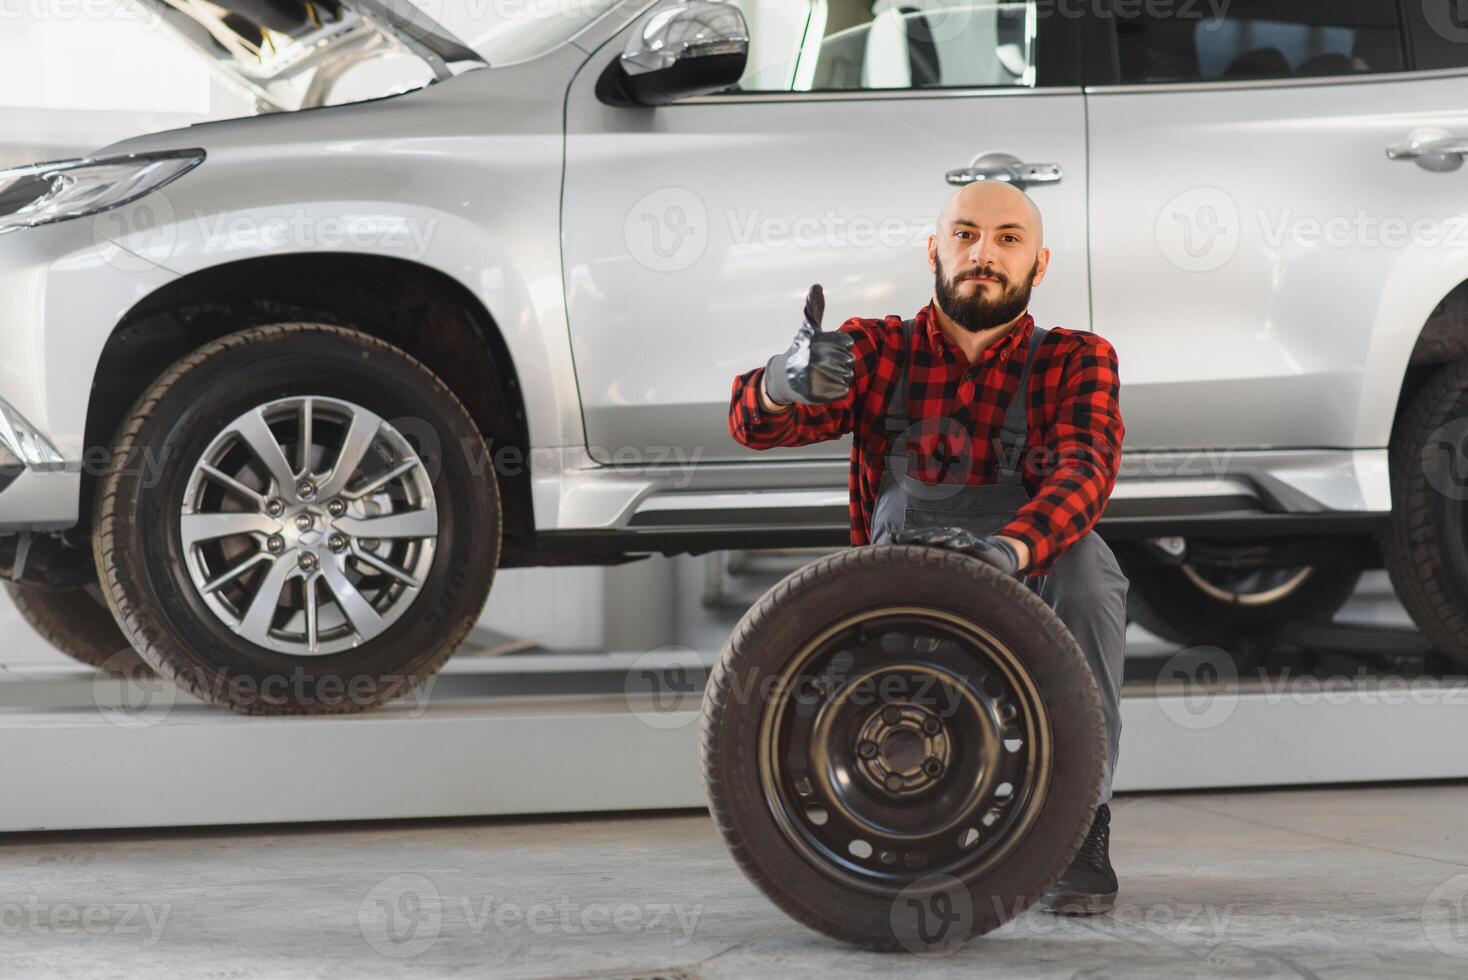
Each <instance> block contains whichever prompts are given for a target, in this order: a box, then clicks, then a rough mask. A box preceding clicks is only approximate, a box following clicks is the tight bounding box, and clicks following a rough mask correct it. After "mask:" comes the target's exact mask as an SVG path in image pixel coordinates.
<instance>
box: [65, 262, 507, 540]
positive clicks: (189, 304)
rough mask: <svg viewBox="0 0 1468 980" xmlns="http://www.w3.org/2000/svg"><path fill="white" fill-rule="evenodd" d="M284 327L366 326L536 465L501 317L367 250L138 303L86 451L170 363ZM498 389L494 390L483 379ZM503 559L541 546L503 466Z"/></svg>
mask: <svg viewBox="0 0 1468 980" xmlns="http://www.w3.org/2000/svg"><path fill="white" fill-rule="evenodd" d="M283 320H297V321H315V322H322V323H332V324H336V325H339V326H346V327H351V328H354V329H357V330H361V331H363V332H364V333H368V334H371V335H372V336H375V337H378V338H380V339H382V340H385V341H387V342H389V343H391V344H393V345H394V346H397V347H400V348H401V349H403V350H404V351H406V352H407V353H409V354H410V355H412V356H413V357H415V358H417V359H418V360H419V361H421V362H423V363H424V364H425V365H427V366H428V368H429V369H430V370H432V371H433V372H434V373H435V374H437V375H438V376H439V377H440V378H442V379H443V381H444V383H445V384H447V385H448V387H449V388H450V389H451V390H452V391H453V392H454V393H455V394H456V395H457V396H458V397H459V399H460V401H462V402H463V403H464V405H465V407H466V408H467V409H468V411H469V414H470V416H471V417H472V418H473V419H474V422H475V424H476V425H477V426H478V428H479V431H480V432H481V434H482V435H483V436H484V440H485V443H486V444H487V446H488V447H489V450H490V452H491V454H492V456H491V458H493V454H494V453H496V452H497V451H498V450H499V449H501V448H502V447H507V446H508V447H514V448H515V449H516V450H518V452H519V453H521V454H522V455H521V456H520V457H519V458H522V459H524V458H528V455H527V454H528V453H529V449H530V435H529V425H528V420H527V417H526V410H525V403H524V399H523V397H522V394H521V385H520V379H519V375H518V373H517V371H516V368H515V364H514V360H513V358H512V356H511V354H510V350H509V347H508V345H507V343H506V341H505V338H504V336H503V334H502V333H501V330H500V328H499V326H498V324H497V323H496V322H495V320H494V317H493V316H492V315H491V314H490V312H489V311H488V310H487V309H486V308H485V307H484V305H483V304H482V303H481V302H480V301H479V299H478V298H477V297H476V296H475V295H474V294H473V293H472V292H471V291H470V290H468V289H467V288H466V287H465V286H464V285H463V284H461V283H459V282H458V281H457V280H455V279H453V278H452V277H450V276H448V275H446V274H445V273H443V272H441V271H439V270H437V269H434V268H432V267H429V266H425V265H422V264H420V263H417V262H413V261H410V260H406V259H401V258H395V257H386V256H379V255H369V254H350V253H312V254H307V255H300V254H291V255H270V256H259V257H251V258H245V259H239V260H236V261H232V262H228V263H224V264H221V265H217V266H212V267H209V268H206V269H201V270H198V271H196V272H192V273H190V274H188V275H185V276H182V277H180V278H178V279H176V280H173V281H171V282H169V283H167V284H166V285H164V286H161V287H160V288H158V289H157V290H155V291H154V292H152V293H150V294H149V295H148V296H147V297H145V298H144V299H142V300H140V301H139V302H138V303H136V304H135V305H134V306H133V307H132V308H131V309H129V310H128V312H127V314H126V315H125V316H124V317H123V319H122V320H121V322H119V323H118V325H117V327H116V328H115V329H114V330H113V331H112V333H111V335H110V336H109V337H108V338H107V342H106V344H105V345H104V347H103V349H102V353H101V357H100V359H99V360H98V363H97V369H96V373H95V375H94V377H93V380H92V397H91V399H90V401H89V404H88V407H87V419H86V443H85V444H86V445H88V446H110V445H111V444H112V441H113V437H114V436H115V434H116V431H117V428H118V427H119V426H120V425H121V424H122V422H123V421H124V420H125V418H126V416H127V413H128V410H129V408H130V407H131V405H132V404H133V402H134V401H136V400H137V398H138V397H139V396H140V395H141V394H142V393H143V392H144V391H145V390H146V389H147V387H148V386H149V385H150V384H151V383H152V382H153V381H154V380H155V379H156V378H157V377H158V376H159V375H160V374H162V373H163V372H164V371H165V370H166V369H167V368H168V366H169V365H171V364H172V363H173V362H174V361H176V360H177V359H178V358H180V357H182V356H184V355H185V354H187V353H189V352H190V351H192V350H195V349H197V348H198V347H200V346H201V345H203V344H205V343H208V342H209V341H211V340H215V339H217V338H218V337H221V336H224V335H226V334H229V333H233V332H235V331H236V330H240V329H243V328H245V327H249V326H255V325H259V324H264V323H275V322H281V321H283ZM487 378H492V379H495V381H496V382H497V383H495V384H486V383H485V379H487ZM499 469H500V473H499V480H500V496H501V503H502V506H503V508H504V535H505V538H504V556H503V557H506V558H508V559H510V560H509V561H502V564H515V563H518V562H517V561H516V558H517V557H518V556H519V555H521V554H524V553H526V552H528V551H530V550H532V549H533V547H534V538H535V515H534V511H533V508H532V503H531V491H530V474H529V473H528V471H527V470H526V469H525V468H524V467H519V468H515V469H513V470H506V469H504V468H499ZM97 482H98V481H97V480H96V478H95V477H87V478H85V479H84V480H83V484H82V488H81V510H80V514H79V522H78V529H77V530H78V533H79V534H89V533H90V531H91V521H92V516H91V511H92V502H93V498H94V494H95V490H96V486H97Z"/></svg>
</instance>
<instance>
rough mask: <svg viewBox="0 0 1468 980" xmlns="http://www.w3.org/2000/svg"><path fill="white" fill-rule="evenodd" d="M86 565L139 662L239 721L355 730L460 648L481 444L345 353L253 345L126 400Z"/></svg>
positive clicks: (266, 341)
mask: <svg viewBox="0 0 1468 980" xmlns="http://www.w3.org/2000/svg"><path fill="white" fill-rule="evenodd" d="M113 458H114V465H113V468H112V470H111V471H110V472H109V473H108V475H107V477H106V479H105V481H104V482H103V485H102V487H101V489H100V492H99V493H98V497H97V520H96V529H97V530H96V533H95V535H94V538H93V547H94V550H95V552H96V558H97V566H98V568H99V570H100V571H101V574H102V580H103V586H104V590H105V592H106V594H107V597H108V600H109V602H110V603H111V605H112V608H113V611H114V612H115V613H116V615H117V619H118V622H119V623H120V624H122V626H123V628H124V629H125V630H126V632H127V633H128V634H129V636H130V637H131V638H132V640H133V641H134V644H135V645H136V647H137V649H138V650H139V651H140V652H141V653H142V655H143V657H144V658H145V659H146V660H147V661H148V662H149V663H150V664H151V665H152V666H153V667H154V668H156V669H157V670H158V671H159V672H161V673H163V674H164V675H165V676H167V677H169V678H171V679H172V680H173V681H174V682H175V683H177V684H179V686H181V687H183V688H184V689H185V690H188V691H189V692H191V693H193V694H194V695H195V696H197V697H200V698H202V699H204V700H206V701H210V702H212V703H215V704H221V705H225V706H228V707H230V708H233V709H235V710H237V711H241V712H246V713H256V714H323V713H336V712H347V711H358V710H362V709H364V708H368V707H372V706H374V705H377V704H381V703H383V702H384V701H387V700H390V699H391V698H394V697H397V696H400V695H401V694H403V693H405V692H407V691H409V690H411V689H412V688H414V687H416V686H417V685H418V684H419V683H421V682H422V681H423V680H424V679H425V678H427V677H428V676H430V675H432V674H433V673H434V672H435V671H436V670H437V669H438V668H439V667H440V666H442V664H443V663H444V661H445V660H447V659H448V657H449V656H450V655H451V654H452V653H453V652H454V650H455V649H456V648H457V647H458V645H459V643H460V642H462V640H463V638H464V636H465V634H467V633H468V631H469V629H470V628H471V627H472V626H473V624H474V622H475V620H476V619H477V617H478V616H479V613H480V611H481V609H482V607H483V605H484V601H485V598H486V596H487V594H488V591H489V587H490V583H491V581H492V579H493V576H494V572H495V568H496V565H497V563H498V557H499V546H500V507H499V493H498V489H497V485H496V482H495V478H494V474H493V473H492V472H487V471H486V472H476V471H475V467H474V465H473V464H474V462H475V461H477V460H483V459H484V458H485V453H484V447H483V441H482V439H481V437H480V435H479V432H478V429H477V428H476V427H475V425H474V422H473V420H472V419H471V418H470V417H469V416H468V413H467V412H466V411H465V409H464V407H463V405H461V404H460V402H459V400H458V399H457V398H455V397H454V395H453V393H452V392H450V391H449V390H448V388H447V387H446V386H445V385H444V384H443V383H442V382H441V381H440V380H439V379H438V378H437V377H436V376H435V375H433V374H432V373H431V372H430V371H429V370H428V369H427V368H425V367H424V366H423V365H422V364H420V363H418V362H417V361H415V360H414V359H412V358H411V357H409V356H408V355H407V354H405V353H403V352H402V351H400V350H398V349H396V348H394V347H392V346H391V345H389V344H386V343H384V342H382V341H380V340H377V339H375V338H373V337H370V336H368V335H366V334H362V333H358V332H356V331H352V330H348V329H345V328H342V327H335V326H328V325H323V324H305V323H289V324H276V325H271V326H264V327H256V328H252V329H249V330H244V331H241V332H239V333H236V334H232V335H230V336H227V337H224V338H222V339H220V340H218V341H215V342H213V343H210V344H208V345H206V346H205V347H203V348H201V349H200V350H198V351H196V352H194V353H192V354H190V355H188V356H187V357H185V358H184V359H183V360H181V361H180V362H178V363H177V364H175V365H174V366H173V367H172V368H171V369H169V370H168V371H167V372H166V373H165V374H164V375H163V376H162V377H161V378H159V379H158V381H157V382H155V383H154V385H153V386H152V387H151V388H150V389H149V390H148V391H147V392H146V393H145V394H144V395H143V397H142V398H141V399H139V401H138V403H137V404H136V405H135V406H134V408H133V411H132V413H131V416H130V418H129V419H128V420H127V421H126V422H125V424H124V425H123V428H122V431H121V434H120V435H119V436H118V439H117V441H116V444H115V446H114V457H113Z"/></svg>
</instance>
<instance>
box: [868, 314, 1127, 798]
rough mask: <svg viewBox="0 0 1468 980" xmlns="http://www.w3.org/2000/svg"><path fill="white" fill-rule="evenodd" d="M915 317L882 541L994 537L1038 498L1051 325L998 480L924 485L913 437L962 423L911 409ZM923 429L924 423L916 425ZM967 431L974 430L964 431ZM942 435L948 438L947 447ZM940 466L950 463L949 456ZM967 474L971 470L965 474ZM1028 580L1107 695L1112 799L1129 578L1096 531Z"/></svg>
mask: <svg viewBox="0 0 1468 980" xmlns="http://www.w3.org/2000/svg"><path fill="white" fill-rule="evenodd" d="M913 328H914V322H913V321H912V320H908V321H907V322H906V323H904V324H903V325H902V336H903V343H904V348H903V356H902V358H901V364H902V367H901V370H900V371H899V373H898V375H897V380H896V383H895V387H894V390H893V394H892V399H891V401H890V402H889V403H888V405H887V413H886V415H885V416H884V417H883V419H882V432H883V434H884V435H885V436H886V437H887V439H888V444H887V452H886V466H885V467H884V472H883V474H882V482H881V486H880V488H879V489H878V492H877V505H876V507H875V508H874V510H873V512H872V528H871V535H870V537H871V540H872V543H873V544H884V543H887V542H888V541H890V539H891V538H892V536H893V534H895V533H896V532H897V531H899V530H903V529H906V528H919V527H960V528H963V529H964V530H966V531H969V532H971V533H973V534H976V535H990V534H993V533H994V532H996V531H998V530H999V528H1001V527H1003V526H1004V525H1005V524H1006V523H1008V522H1009V520H1010V519H1011V518H1013V517H1014V514H1015V512H1016V511H1017V510H1019V508H1020V507H1021V506H1023V505H1024V504H1025V503H1026V502H1027V501H1029V499H1030V494H1029V491H1028V490H1026V489H1025V485H1024V476H1023V467H1024V455H1025V449H1026V445H1025V444H1026V442H1027V440H1028V437H1029V427H1028V404H1029V382H1030V368H1031V366H1032V365H1033V364H1034V360H1035V351H1037V350H1038V349H1039V347H1040V341H1041V340H1042V339H1043V338H1044V336H1045V333H1046V331H1045V329H1044V328H1043V327H1038V326H1037V327H1035V328H1034V329H1033V330H1032V332H1031V335H1030V345H1029V349H1028V351H1026V353H1025V364H1024V369H1023V371H1022V372H1021V374H1020V382H1019V388H1018V389H1017V393H1016V395H1015V397H1014V398H1013V399H1011V400H1010V403H1009V405H1008V406H1007V407H1006V409H1005V412H1004V423H1003V426H1002V427H1001V430H1000V435H999V442H1000V450H999V459H998V473H999V475H998V477H997V479H996V480H995V482H994V483H986V484H981V485H977V486H975V485H969V484H968V483H966V482H962V481H960V482H952V481H949V482H939V483H937V484H929V483H924V482H923V481H921V480H918V479H917V478H915V477H910V476H908V473H909V472H910V469H909V467H910V464H911V460H910V457H909V452H908V446H909V444H910V441H911V438H910V437H909V436H907V435H904V434H905V433H907V432H908V431H909V429H913V433H914V434H916V433H917V432H919V431H921V432H924V433H927V432H933V433H934V434H936V433H937V432H939V431H940V430H939V429H938V428H935V426H941V425H944V424H947V425H948V426H950V427H954V426H957V423H956V422H954V421H953V420H951V419H950V420H946V422H945V421H936V420H920V421H918V422H917V423H913V422H912V420H910V419H909V418H908V415H907V362H908V358H909V357H910V355H911V351H912V347H913ZM914 425H916V426H917V427H918V428H914ZM965 435H967V433H965ZM941 449H942V441H941V440H940V442H939V450H940V451H941ZM940 462H942V460H941V458H940ZM961 476H962V477H963V479H964V480H966V478H967V474H966V473H964V474H961ZM1027 584H1028V585H1029V586H1030V588H1031V589H1033V590H1034V591H1035V592H1036V593H1037V594H1038V595H1039V596H1040V598H1041V599H1043V600H1045V602H1046V603H1047V604H1048V605H1049V606H1050V608H1052V609H1053V610H1055V614H1056V615H1057V616H1059V617H1060V621H1061V622H1063V623H1065V625H1066V627H1067V628H1068V629H1069V630H1070V632H1071V634H1072V635H1073V636H1074V637H1075V638H1076V643H1077V644H1079V645H1080V648H1081V650H1082V652H1084V653H1085V655H1086V661H1087V662H1088V663H1089V664H1090V665H1091V671H1092V673H1094V674H1095V676H1096V686H1097V688H1098V689H1099V690H1100V692H1101V707H1102V710H1103V711H1104V712H1105V715H1106V734H1107V737H1108V740H1109V743H1110V744H1109V746H1108V747H1109V749H1110V752H1109V754H1108V760H1107V766H1106V774H1105V778H1104V780H1103V782H1102V788H1101V799H1100V801H1099V802H1103V803H1104V802H1106V801H1107V800H1109V799H1110V798H1111V776H1112V772H1113V771H1114V770H1115V768H1116V757H1117V749H1118V747H1119V744H1120V740H1121V676H1122V658H1123V656H1124V654H1125V652H1126V593H1127V585H1128V583H1127V578H1126V576H1125V575H1124V574H1123V573H1122V570H1121V566H1120V565H1118V564H1117V561H1116V556H1115V555H1114V554H1112V552H1111V548H1110V547H1109V546H1107V544H1106V542H1105V541H1103V540H1102V539H1101V536H1100V535H1098V534H1097V533H1096V532H1095V531H1094V530H1092V531H1088V532H1087V533H1086V534H1085V535H1084V536H1083V537H1082V538H1081V539H1080V540H1078V541H1076V542H1075V543H1074V544H1073V545H1071V546H1070V547H1069V548H1067V549H1066V550H1065V553H1064V554H1062V555H1061V556H1060V557H1059V558H1057V559H1056V560H1055V562H1054V564H1053V565H1052V566H1051V570H1050V573H1049V574H1048V575H1044V576H1040V577H1037V578H1031V579H1029V580H1027Z"/></svg>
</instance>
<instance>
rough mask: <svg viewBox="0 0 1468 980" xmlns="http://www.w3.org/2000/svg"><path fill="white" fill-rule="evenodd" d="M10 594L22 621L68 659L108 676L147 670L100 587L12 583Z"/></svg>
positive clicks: (8, 587) (6, 589) (129, 674)
mask: <svg viewBox="0 0 1468 980" xmlns="http://www.w3.org/2000/svg"><path fill="white" fill-rule="evenodd" d="M5 592H6V594H7V595H9V596H10V601H11V602H12V603H14V604H15V608H16V611H17V612H19V613H20V615H21V618H23V619H24V620H25V621H26V622H27V623H29V624H30V625H31V628H32V629H34V630H35V631H36V632H37V633H39V634H40V636H41V638H42V639H44V640H45V641H46V642H47V643H49V644H51V645H52V646H53V647H55V648H56V649H58V650H60V651H61V652H62V653H64V654H66V655H67V656H69V657H71V658H73V659H75V660H80V661H81V662H82V663H84V664H86V665H87V666H89V667H96V668H97V669H98V670H105V671H106V672H108V673H109V674H119V675H123V676H128V677H132V676H136V675H137V672H138V671H140V670H146V669H148V667H147V665H146V664H145V663H144V662H143V658H142V657H139V656H138V654H137V651H136V650H134V649H133V644H132V641H131V640H129V639H128V638H127V637H126V636H124V635H123V632H122V630H121V629H119V628H118V626H117V620H115V619H113V618H112V610H111V609H108V608H107V600H106V599H104V598H103V597H102V590H101V588H99V587H98V586H97V585H96V584H92V585H86V586H82V587H80V588H75V589H40V588H34V587H31V586H21V585H12V584H10V583H8V582H7V583H6V585H5Z"/></svg>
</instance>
